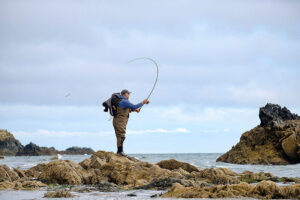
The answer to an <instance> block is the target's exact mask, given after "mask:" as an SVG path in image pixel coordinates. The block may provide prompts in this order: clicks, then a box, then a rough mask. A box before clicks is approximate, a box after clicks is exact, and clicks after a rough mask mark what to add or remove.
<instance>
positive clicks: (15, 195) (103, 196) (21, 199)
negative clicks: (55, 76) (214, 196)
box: [0, 190, 249, 200]
mask: <svg viewBox="0 0 300 200" xmlns="http://www.w3.org/2000/svg"><path fill="white" fill-rule="evenodd" d="M45 193H46V191H42V190H37V191H24V190H23V191H12V190H10V191H0V199H1V200H2V199H3V200H4V199H5V200H6V199H7V200H10V199H11V200H34V199H43V200H46V199H48V200H53V199H61V200H63V199H79V200H90V199H91V200H94V199H97V200H125V199H132V200H144V199H160V200H172V199H173V198H151V196H152V195H156V194H161V193H162V192H161V191H153V190H135V191H125V192H88V193H78V192H71V194H72V195H73V196H74V197H73V198H43V196H44V194H45ZM128 194H135V195H136V196H128ZM193 199H195V198H193ZM193 199H190V200H193ZM229 199H230V198H228V199H227V200H229ZM242 199H249V198H242ZM173 200H175V199H173ZM176 200H186V199H176Z"/></svg>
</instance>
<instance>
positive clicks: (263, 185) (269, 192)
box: [251, 181, 281, 199]
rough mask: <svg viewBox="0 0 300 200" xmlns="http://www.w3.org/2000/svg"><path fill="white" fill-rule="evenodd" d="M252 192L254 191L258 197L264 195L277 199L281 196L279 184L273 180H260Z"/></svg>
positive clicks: (267, 197)
mask: <svg viewBox="0 0 300 200" xmlns="http://www.w3.org/2000/svg"><path fill="white" fill-rule="evenodd" d="M251 193H254V195H255V196H256V197H257V198H259V197H261V196H263V197H264V198H266V199H275V198H278V197H280V196H281V195H280V188H279V186H277V184H276V183H274V182H273V181H262V182H259V183H258V184H257V185H256V186H255V188H254V189H253V190H252V191H251Z"/></svg>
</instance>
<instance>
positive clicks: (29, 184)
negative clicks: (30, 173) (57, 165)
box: [22, 181, 47, 190]
mask: <svg viewBox="0 0 300 200" xmlns="http://www.w3.org/2000/svg"><path fill="white" fill-rule="evenodd" d="M22 186H23V188H26V189H31V190H32V189H38V188H41V187H47V185H46V184H44V183H42V182H40V181H24V182H22Z"/></svg>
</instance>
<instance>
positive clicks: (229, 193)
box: [162, 181, 300, 199]
mask: <svg viewBox="0 0 300 200" xmlns="http://www.w3.org/2000/svg"><path fill="white" fill-rule="evenodd" d="M162 197H173V198H174V197H175V198H241V197H250V198H258V199H299V197H300V185H299V184H297V185H296V184H295V185H289V186H278V185H277V184H276V183H274V182H272V181H262V182H260V183H258V184H257V185H256V186H255V185H253V184H248V183H244V182H243V183H239V184H233V185H217V186H210V187H184V186H182V185H178V184H177V185H174V186H173V187H172V188H171V189H170V190H169V191H168V192H167V193H165V194H163V195H162Z"/></svg>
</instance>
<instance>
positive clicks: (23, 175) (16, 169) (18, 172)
mask: <svg viewBox="0 0 300 200" xmlns="http://www.w3.org/2000/svg"><path fill="white" fill-rule="evenodd" d="M14 171H15V172H16V173H17V174H18V176H19V177H20V178H25V179H26V178H27V176H26V174H25V172H24V171H23V170H21V169H18V168H14Z"/></svg>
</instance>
